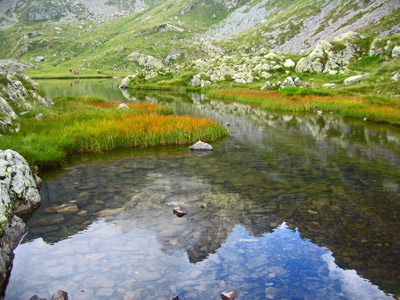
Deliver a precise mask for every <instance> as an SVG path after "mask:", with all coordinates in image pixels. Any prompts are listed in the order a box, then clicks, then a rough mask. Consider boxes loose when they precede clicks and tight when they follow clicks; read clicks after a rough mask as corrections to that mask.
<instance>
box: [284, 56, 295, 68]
mask: <svg viewBox="0 0 400 300" xmlns="http://www.w3.org/2000/svg"><path fill="white" fill-rule="evenodd" d="M283 65H284V67H285V68H293V67H294V66H295V65H296V64H295V62H294V61H293V60H291V59H290V58H289V59H287V60H286V61H285V63H284V64H283Z"/></svg>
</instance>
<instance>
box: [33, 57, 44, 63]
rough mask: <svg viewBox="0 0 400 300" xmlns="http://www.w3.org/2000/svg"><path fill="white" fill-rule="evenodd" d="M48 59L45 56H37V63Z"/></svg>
mask: <svg viewBox="0 0 400 300" xmlns="http://www.w3.org/2000/svg"><path fill="white" fill-rule="evenodd" d="M45 60H46V59H45V58H44V57H43V56H37V57H36V58H35V62H37V63H39V62H42V61H45Z"/></svg>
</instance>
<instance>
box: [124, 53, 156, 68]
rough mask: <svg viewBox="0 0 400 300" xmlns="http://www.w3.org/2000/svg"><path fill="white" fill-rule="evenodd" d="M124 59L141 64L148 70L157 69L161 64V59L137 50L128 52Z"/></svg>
mask: <svg viewBox="0 0 400 300" xmlns="http://www.w3.org/2000/svg"><path fill="white" fill-rule="evenodd" d="M126 59H127V60H129V61H133V62H137V63H138V64H139V66H142V67H144V68H146V69H149V70H152V69H158V68H161V67H162V66H163V63H162V61H161V59H158V58H156V57H154V56H151V55H148V54H144V53H140V52H137V51H134V52H132V53H131V54H129V55H128V56H127V57H126Z"/></svg>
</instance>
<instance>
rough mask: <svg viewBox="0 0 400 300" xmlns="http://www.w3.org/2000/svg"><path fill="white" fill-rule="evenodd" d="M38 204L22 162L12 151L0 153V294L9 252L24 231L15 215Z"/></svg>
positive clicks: (27, 210)
mask: <svg viewBox="0 0 400 300" xmlns="http://www.w3.org/2000/svg"><path fill="white" fill-rule="evenodd" d="M39 204H40V195H39V191H38V189H37V186H36V182H35V180H34V178H33V176H32V172H31V170H30V168H29V166H28V164H27V162H26V161H25V159H24V158H23V157H22V156H21V155H20V154H18V153H17V152H15V151H12V150H5V151H3V150H0V294H1V292H2V291H3V290H4V289H5V282H6V278H7V274H8V272H9V271H10V267H11V263H12V259H13V256H14V254H13V250H14V249H15V247H16V246H17V245H18V243H19V241H20V239H21V238H22V236H23V235H24V233H25V231H26V227H25V224H24V222H23V221H22V220H21V219H20V218H19V217H18V215H22V214H25V213H28V212H30V211H32V209H34V208H35V207H37V206H38V205H39Z"/></svg>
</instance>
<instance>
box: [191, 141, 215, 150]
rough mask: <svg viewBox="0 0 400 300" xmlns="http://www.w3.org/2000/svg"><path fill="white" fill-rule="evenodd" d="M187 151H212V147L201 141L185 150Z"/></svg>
mask: <svg viewBox="0 0 400 300" xmlns="http://www.w3.org/2000/svg"><path fill="white" fill-rule="evenodd" d="M187 150H191V151H212V150H213V147H212V146H211V145H210V144H207V143H204V142H202V141H198V142H197V143H196V144H194V145H192V146H190V147H189V148H187Z"/></svg>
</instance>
